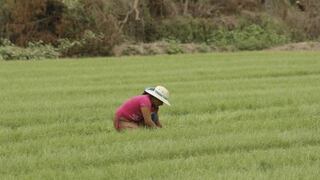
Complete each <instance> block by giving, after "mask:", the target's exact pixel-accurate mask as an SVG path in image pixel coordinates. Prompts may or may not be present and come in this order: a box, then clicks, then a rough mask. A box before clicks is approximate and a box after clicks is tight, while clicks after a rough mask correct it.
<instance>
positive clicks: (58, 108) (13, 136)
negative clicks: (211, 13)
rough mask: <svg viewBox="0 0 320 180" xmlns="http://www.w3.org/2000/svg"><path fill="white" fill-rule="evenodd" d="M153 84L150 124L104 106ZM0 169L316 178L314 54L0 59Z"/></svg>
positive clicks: (319, 79)
mask: <svg viewBox="0 0 320 180" xmlns="http://www.w3.org/2000/svg"><path fill="white" fill-rule="evenodd" d="M158 84H161V85H164V86H166V87H167V88H168V89H169V90H170V96H171V97H170V100H171V101H170V102H171V104H172V106H171V107H167V106H164V107H161V109H160V119H162V123H163V125H164V126H165V128H163V129H159V130H146V129H140V130H135V131H131V132H123V133H117V132H116V131H115V130H114V129H113V124H112V117H113V113H114V111H115V109H116V108H117V107H118V106H119V105H120V104H121V103H122V102H123V101H124V100H126V99H127V98H129V97H131V96H134V95H137V94H140V93H142V91H143V89H144V87H147V86H152V85H158ZM0 88H1V90H0V102H1V103H0V146H1V147H0V179H139V180H140V179H226V180H229V179H243V180H248V179H266V180H267V179H268V180H269V179H318V178H319V177H320V171H319V169H320V53H319V52H241V53H218V54H195V55H177V56H154V57H122V58H95V59H93V58H92V59H89V58H88V59H71V60H44V61H11V62H5V61H0Z"/></svg>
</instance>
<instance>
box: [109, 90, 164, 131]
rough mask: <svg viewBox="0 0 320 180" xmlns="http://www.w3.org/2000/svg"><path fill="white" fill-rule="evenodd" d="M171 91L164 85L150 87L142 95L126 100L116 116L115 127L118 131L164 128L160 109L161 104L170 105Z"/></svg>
mask: <svg viewBox="0 0 320 180" xmlns="http://www.w3.org/2000/svg"><path fill="white" fill-rule="evenodd" d="M168 99H169V91H168V90H167V89H166V88H165V87H163V86H156V87H149V88H146V89H145V90H144V92H143V93H142V95H138V96H134V97H132V98H130V99H129V100H127V101H125V102H124V103H123V104H122V105H121V106H120V107H119V108H118V109H117V110H116V113H115V116H114V120H113V122H114V127H115V129H116V130H117V131H122V130H125V129H136V128H139V127H149V128H162V124H161V122H160V120H159V116H158V111H159V107H160V106H161V105H163V103H164V104H166V105H168V106H170V103H169V101H168Z"/></svg>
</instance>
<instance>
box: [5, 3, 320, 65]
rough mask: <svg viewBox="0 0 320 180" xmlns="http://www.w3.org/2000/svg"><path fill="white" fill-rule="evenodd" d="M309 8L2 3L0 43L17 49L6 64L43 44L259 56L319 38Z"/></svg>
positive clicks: (68, 51) (83, 49) (64, 50)
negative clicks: (157, 45) (196, 47)
mask: <svg viewBox="0 0 320 180" xmlns="http://www.w3.org/2000/svg"><path fill="white" fill-rule="evenodd" d="M301 2H302V3H303V6H304V9H303V11H302V10H301V9H299V7H298V6H297V4H296V3H295V1H292V0H277V1H275V0H134V1H132V0H111V1H110V0H72V1H71V0H32V1H25V0H16V1H11V0H0V4H1V6H0V38H1V39H3V40H2V41H8V40H9V41H10V42H11V43H13V44H14V46H17V47H15V48H12V46H11V45H10V47H4V46H3V45H2V47H0V49H1V51H0V58H2V59H12V58H13V57H14V58H17V59H28V58H25V57H24V55H22V56H21V58H20V57H19V55H18V56H14V55H10V56H9V55H8V54H14V52H12V51H16V49H19V50H18V51H20V48H27V50H26V51H29V50H28V46H29V44H30V43H37V44H39V41H40V44H42V45H45V46H44V47H49V46H50V47H52V48H47V49H48V51H50V52H52V51H54V53H53V54H55V55H58V56H59V57H65V56H104V55H114V48H115V47H117V46H118V45H123V44H131V45H134V44H136V43H154V42H160V41H165V42H168V43H166V44H169V46H172V43H170V42H172V41H174V42H177V43H178V44H181V43H183V44H185V43H196V44H202V46H206V47H205V48H206V49H212V48H211V47H212V46H215V47H217V48H218V49H225V47H231V48H227V49H233V50H259V49H264V48H268V47H271V46H274V45H279V44H284V43H287V42H293V41H305V40H318V39H319V36H320V15H319V13H318V11H317V9H319V7H320V2H318V1H316V0H304V1H301ZM127 47H129V46H127ZM164 49H170V47H164ZM171 49H172V48H171ZM162 51H166V50H162ZM177 52H181V51H177ZM47 53H49V52H47ZM23 54H24V53H23ZM10 57H11V58H10ZM28 57H29V56H28ZM53 57H55V56H53ZM31 58H32V57H31Z"/></svg>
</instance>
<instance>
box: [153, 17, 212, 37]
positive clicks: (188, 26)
mask: <svg viewBox="0 0 320 180" xmlns="http://www.w3.org/2000/svg"><path fill="white" fill-rule="evenodd" d="M216 28H217V27H216V26H215V25H214V24H213V23H212V22H211V21H210V20H209V19H202V18H197V19H195V18H190V17H177V18H173V19H167V20H164V21H162V23H161V24H160V25H159V28H158V31H157V34H158V37H159V38H160V39H174V40H177V41H180V42H182V43H190V42H207V41H208V39H209V38H210V34H211V32H212V31H213V30H215V29H216Z"/></svg>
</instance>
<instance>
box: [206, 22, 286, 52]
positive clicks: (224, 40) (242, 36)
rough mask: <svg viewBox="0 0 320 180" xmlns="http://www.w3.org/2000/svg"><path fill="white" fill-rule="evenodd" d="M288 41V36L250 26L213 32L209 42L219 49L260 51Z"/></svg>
mask: <svg viewBox="0 0 320 180" xmlns="http://www.w3.org/2000/svg"><path fill="white" fill-rule="evenodd" d="M289 41H290V38H289V37H288V36H285V35H281V34H277V33H276V32H275V31H272V30H270V29H269V30H268V29H263V28H262V27H260V26H258V25H250V26H247V27H244V28H239V29H235V30H232V31H228V30H225V29H220V30H218V31H214V32H213V33H212V36H211V41H210V42H211V43H213V44H216V45H217V46H220V47H224V46H230V45H231V46H234V47H236V48H237V49H239V50H260V49H264V48H268V47H271V46H274V45H279V44H284V43H286V42H289Z"/></svg>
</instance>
